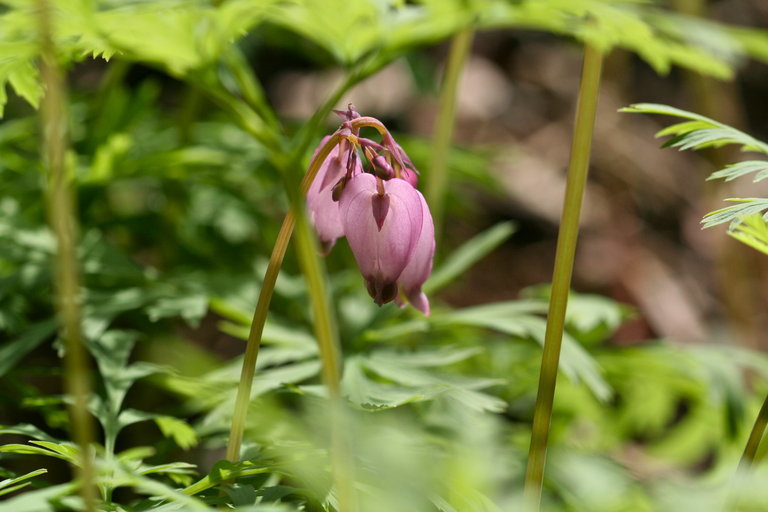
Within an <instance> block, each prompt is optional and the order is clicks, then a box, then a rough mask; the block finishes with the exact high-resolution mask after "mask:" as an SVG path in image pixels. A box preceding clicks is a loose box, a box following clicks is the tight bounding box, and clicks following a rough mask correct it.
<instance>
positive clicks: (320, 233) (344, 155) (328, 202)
mask: <svg viewBox="0 0 768 512" xmlns="http://www.w3.org/2000/svg"><path fill="white" fill-rule="evenodd" d="M327 140H328V137H325V138H324V139H323V140H322V141H321V142H320V146H318V149H317V150H316V151H315V155H317V152H318V151H319V149H320V148H321V147H322V146H323V144H325V142H326V141H327ZM344 146H345V144H339V145H338V146H336V147H335V148H333V149H332V150H331V152H330V154H329V155H328V157H327V158H326V159H325V161H323V163H322V164H321V166H320V169H319V170H318V172H317V176H315V179H314V181H312V185H310V187H309V190H308V191H307V210H308V211H309V220H310V221H311V222H312V225H313V226H314V227H315V231H316V232H317V237H318V238H319V239H320V242H321V243H322V245H323V247H324V249H325V252H328V251H330V250H331V248H332V247H333V244H335V243H336V239H337V238H340V237H342V236H344V226H343V225H342V222H341V216H340V215H339V203H337V202H336V201H334V198H333V195H334V194H333V193H334V188H335V187H334V185H335V184H336V183H338V182H339V181H340V180H342V179H343V178H344V176H345V175H346V166H347V159H348V158H349V156H350V155H349V152H350V151H354V148H351V149H348V150H347V149H346V148H345V147H344ZM313 158H314V157H313ZM360 172H362V166H361V164H360V161H359V160H358V159H355V160H354V167H353V169H352V175H356V174H359V173H360Z"/></svg>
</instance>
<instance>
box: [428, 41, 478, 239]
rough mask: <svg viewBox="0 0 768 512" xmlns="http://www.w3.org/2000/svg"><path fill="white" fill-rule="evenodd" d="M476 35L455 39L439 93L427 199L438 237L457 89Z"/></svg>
mask: <svg viewBox="0 0 768 512" xmlns="http://www.w3.org/2000/svg"><path fill="white" fill-rule="evenodd" d="M473 36H474V32H473V30H472V29H469V28H467V29H464V30H462V31H461V32H459V33H458V34H456V35H455V36H454V38H453V42H452V43H451V51H450V54H449V56H448V64H447V66H446V69H445V76H444V78H443V85H442V88H441V91H440V105H439V110H438V114H437V119H436V121H435V125H436V126H435V135H434V140H433V143H432V148H433V149H432V166H431V168H430V170H429V179H428V180H427V183H426V191H425V192H426V196H427V202H429V208H430V210H431V211H432V218H433V219H434V222H435V233H436V238H439V235H440V233H441V231H442V224H443V222H442V221H443V209H444V204H445V189H446V186H447V185H448V152H449V151H450V146H451V139H452V137H453V127H454V124H455V117H456V90H457V89H458V87H459V78H460V77H461V71H462V69H464V63H465V62H466V60H467V56H468V55H469V50H470V48H471V46H472V38H473Z"/></svg>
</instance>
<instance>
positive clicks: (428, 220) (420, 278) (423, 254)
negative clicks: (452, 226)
mask: <svg viewBox="0 0 768 512" xmlns="http://www.w3.org/2000/svg"><path fill="white" fill-rule="evenodd" d="M416 193H417V194H418V196H419V203H420V206H421V209H422V216H421V221H422V224H421V230H420V234H419V238H418V240H417V241H416V245H415V247H414V250H413V254H412V255H411V259H410V260H409V261H408V264H407V265H406V267H405V269H403V272H402V274H400V278H399V279H398V284H399V285H400V286H401V288H402V290H403V292H404V293H405V296H406V297H407V298H408V301H409V302H410V303H411V304H412V305H413V307H415V308H416V309H418V310H419V311H421V312H422V313H424V314H425V315H429V299H427V296H426V295H424V293H423V292H422V291H421V286H422V285H423V284H424V282H425V281H426V280H427V278H429V275H430V274H431V273H432V260H433V258H434V255H435V225H434V223H433V222H432V214H431V213H430V212H429V206H428V205H427V202H426V201H425V200H424V196H422V195H421V192H419V191H416Z"/></svg>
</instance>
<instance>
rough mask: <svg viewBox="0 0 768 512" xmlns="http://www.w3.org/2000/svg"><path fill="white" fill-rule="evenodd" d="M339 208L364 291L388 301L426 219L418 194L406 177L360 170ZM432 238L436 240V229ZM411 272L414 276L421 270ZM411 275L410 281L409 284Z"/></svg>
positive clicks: (392, 296) (411, 280)
mask: <svg viewBox="0 0 768 512" xmlns="http://www.w3.org/2000/svg"><path fill="white" fill-rule="evenodd" d="M339 208H340V210H341V222H342V224H343V231H344V233H345V234H346V236H347V240H349V246H350V247H351V248H352V252H353V253H354V255H355V260H356V261H357V265H358V266H359V267H360V272H361V273H362V274H363V277H364V278H365V281H366V286H367V288H368V293H369V294H370V295H371V297H373V300H374V302H376V303H377V304H379V305H381V304H385V303H387V302H390V301H392V300H393V299H395V297H396V295H397V282H398V278H399V277H400V274H402V272H403V270H405V268H406V267H407V266H408V264H409V262H410V261H411V259H412V256H413V254H414V250H415V249H416V247H417V242H418V241H419V240H420V236H421V230H422V225H423V223H424V221H423V218H422V217H423V215H422V212H423V210H424V207H423V205H422V199H421V195H420V194H419V193H418V191H417V190H416V189H414V188H413V187H412V186H411V185H410V184H408V183H407V182H405V181H404V180H401V179H397V178H394V179H391V180H388V181H382V180H381V179H379V178H376V177H374V176H373V175H371V174H358V175H357V176H355V177H354V178H352V179H351V180H350V181H349V182H348V183H347V186H346V187H345V189H344V193H343V194H342V196H341V199H340V201H339ZM430 225H431V219H430ZM432 240H433V244H434V233H433V235H432ZM414 275H415V278H414V279H416V280H418V278H419V277H420V274H418V275H416V273H415V274H414ZM414 279H410V280H409V289H411V288H413V285H414V283H415V282H416V281H415V280H414ZM418 286H420V284H419V285H418ZM419 292H420V289H419Z"/></svg>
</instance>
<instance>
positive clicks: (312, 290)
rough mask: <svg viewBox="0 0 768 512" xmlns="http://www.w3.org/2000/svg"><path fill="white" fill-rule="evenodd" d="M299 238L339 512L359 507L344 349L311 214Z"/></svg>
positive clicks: (300, 228)
mask: <svg viewBox="0 0 768 512" xmlns="http://www.w3.org/2000/svg"><path fill="white" fill-rule="evenodd" d="M296 237H297V244H298V253H299V262H300V264H301V267H302V271H303V273H304V276H305V277H306V279H307V285H308V289H309V296H310V300H311V302H312V309H313V313H314V322H313V323H314V330H315V337H316V338H317V342H318V346H319V349H320V359H321V361H322V363H323V366H322V378H323V384H325V387H326V389H327V390H328V399H329V402H330V404H329V405H330V411H329V420H330V430H331V450H330V451H331V464H332V471H333V480H334V486H335V488H336V493H337V498H338V510H339V512H350V511H354V510H357V505H356V502H355V501H356V500H355V494H354V484H353V482H354V479H353V477H352V459H351V456H350V450H349V449H348V447H347V443H348V439H349V429H348V428H346V422H345V420H344V408H343V402H342V396H341V384H340V378H341V364H342V363H341V348H340V343H339V335H338V330H337V328H336V322H335V319H334V316H333V313H332V312H331V308H330V303H331V299H330V297H329V295H328V286H327V282H326V281H327V280H326V276H325V272H324V270H323V268H322V263H321V262H320V260H319V256H318V254H319V250H318V247H317V241H316V239H315V236H314V234H313V232H312V229H311V227H310V226H309V223H308V222H307V217H306V215H304V213H303V212H302V213H301V214H299V215H298V222H297V229H296Z"/></svg>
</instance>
